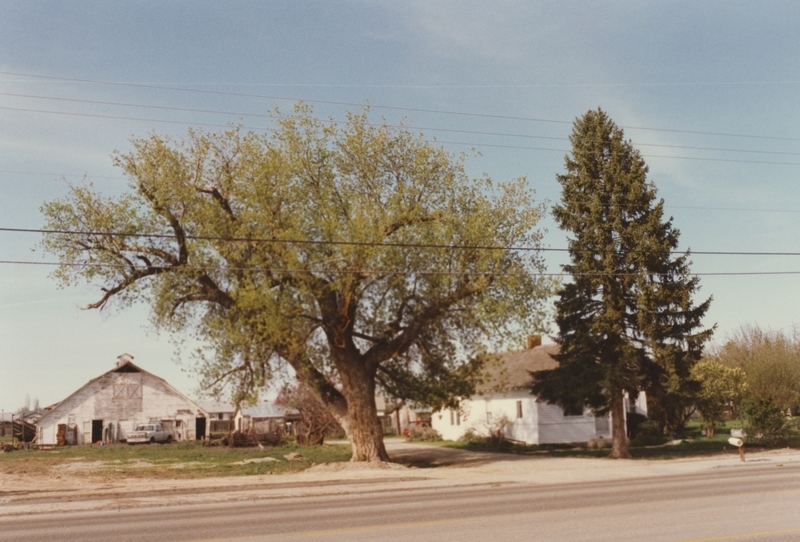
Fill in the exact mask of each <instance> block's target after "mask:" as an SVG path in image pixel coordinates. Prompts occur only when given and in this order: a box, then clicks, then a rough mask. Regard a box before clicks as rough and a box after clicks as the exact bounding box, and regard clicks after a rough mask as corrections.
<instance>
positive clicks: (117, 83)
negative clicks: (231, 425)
mask: <svg viewBox="0 0 800 542" xmlns="http://www.w3.org/2000/svg"><path fill="white" fill-rule="evenodd" d="M0 75H13V76H15V77H29V78H35V79H45V80H50V81H65V82H72V83H89V84H99V85H112V86H124V87H135V88H148V89H154V90H169V91H173V92H188V93H196V94H210V95H218V96H237V97H242V98H259V99H268V100H284V101H292V102H299V101H302V102H307V103H319V104H326V105H344V106H348V107H359V108H360V107H364V105H365V104H360V103H355V102H340V101H333V100H308V99H303V98H297V97H286V96H271V95H265V94H250V93H243V92H230V91H221V90H204V89H190V88H185V87H176V86H167V85H155V84H148V83H130V82H122V81H102V80H97V79H79V78H74V77H56V76H51V75H37V74H29V73H20V72H12V71H6V70H0ZM369 107H370V108H373V109H387V110H394V111H410V112H418V113H434V114H441V115H456V116H464V117H476V118H492V119H502V120H516V121H525V122H542V123H551V124H569V125H572V123H573V121H569V120H554V119H543V118H536V117H520V116H513V115H493V114H487V113H471V112H464V111H448V110H441V109H424V108H418V107H402V106H390V105H373V104H369ZM620 128H624V129H630V130H647V131H652V132H668V133H679V134H693V135H711V136H721V137H737V138H749V139H767V140H774V141H800V138H796V137H778V136H764V135H752V134H735V133H726V132H708V131H698V130H677V129H671V128H650V127H645V126H625V125H621V126H620Z"/></svg>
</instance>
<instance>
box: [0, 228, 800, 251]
mask: <svg viewBox="0 0 800 542" xmlns="http://www.w3.org/2000/svg"><path fill="white" fill-rule="evenodd" d="M0 232H8V233H41V234H45V235H92V236H99V237H135V238H145V239H170V240H171V239H174V238H175V236H174V235H171V234H163V233H126V232H98V231H80V230H50V229H36V228H2V227H0ZM186 239H187V240H192V241H224V242H231V243H241V242H245V243H274V244H296V245H323V246H325V245H331V246H363V247H386V248H430V249H445V250H507V251H520V252H569V249H567V248H549V247H522V246H513V245H508V246H503V245H444V244H435V243H379V242H372V241H322V240H313V239H277V238H265V237H225V236H212V235H186ZM690 253H691V254H692V255H703V256H800V252H737V251H714V250H698V251H691V252H690ZM670 254H685V252H684V251H677V250H676V251H671V252H670Z"/></svg>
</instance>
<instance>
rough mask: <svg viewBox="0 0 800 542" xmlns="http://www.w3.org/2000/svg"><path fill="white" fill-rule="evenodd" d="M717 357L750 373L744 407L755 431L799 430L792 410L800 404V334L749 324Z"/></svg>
mask: <svg viewBox="0 0 800 542" xmlns="http://www.w3.org/2000/svg"><path fill="white" fill-rule="evenodd" d="M714 358H715V359H716V360H717V361H719V362H720V363H722V364H724V365H726V366H728V367H734V368H737V369H741V370H742V371H744V373H745V375H746V376H747V387H748V389H749V393H748V396H747V398H746V400H745V401H744V404H743V409H744V412H745V415H746V417H747V421H748V425H749V427H750V429H751V432H752V433H753V435H756V434H760V435H761V438H762V439H763V440H765V441H769V440H779V439H781V438H783V437H784V436H786V435H787V434H788V433H791V432H793V431H795V430H796V426H795V423H794V420H792V419H791V418H790V417H789V416H788V414H789V413H790V411H791V410H792V409H793V408H796V407H797V406H798V405H800V335H798V334H797V333H794V334H784V333H780V332H778V333H769V332H765V331H762V330H761V329H759V328H758V327H756V326H745V327H742V328H741V329H739V331H738V332H737V333H735V334H734V335H733V337H732V338H731V339H730V340H728V341H727V342H726V343H725V344H724V345H723V346H722V347H721V348H720V349H719V351H718V352H717V353H716V355H715V356H714Z"/></svg>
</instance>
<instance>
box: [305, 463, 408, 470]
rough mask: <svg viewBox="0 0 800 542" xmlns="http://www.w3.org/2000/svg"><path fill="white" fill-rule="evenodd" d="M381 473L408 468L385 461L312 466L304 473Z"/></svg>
mask: <svg viewBox="0 0 800 542" xmlns="http://www.w3.org/2000/svg"><path fill="white" fill-rule="evenodd" d="M371 470H376V471H381V470H402V471H404V470H408V467H407V466H405V465H401V464H399V463H387V462H385V461H374V462H369V463H325V464H324V465H313V466H312V467H310V468H309V469H306V471H305V472H308V473H315V472H353V471H371Z"/></svg>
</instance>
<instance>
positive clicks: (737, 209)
mask: <svg viewBox="0 0 800 542" xmlns="http://www.w3.org/2000/svg"><path fill="white" fill-rule="evenodd" d="M0 173H6V174H9V175H40V176H43V177H87V178H90V179H108V180H112V181H124V180H125V177H122V176H111V175H92V174H88V173H86V174H79V173H55V172H46V171H16V170H8V169H0ZM559 204H560V202H559ZM614 205H616V206H620V207H646V205H643V204H639V203H613V204H611V203H609V204H606V206H607V207H611V206H614ZM664 208H665V209H686V210H692V211H734V212H753V213H800V210H798V209H757V208H747V207H700V206H696V205H664Z"/></svg>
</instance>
